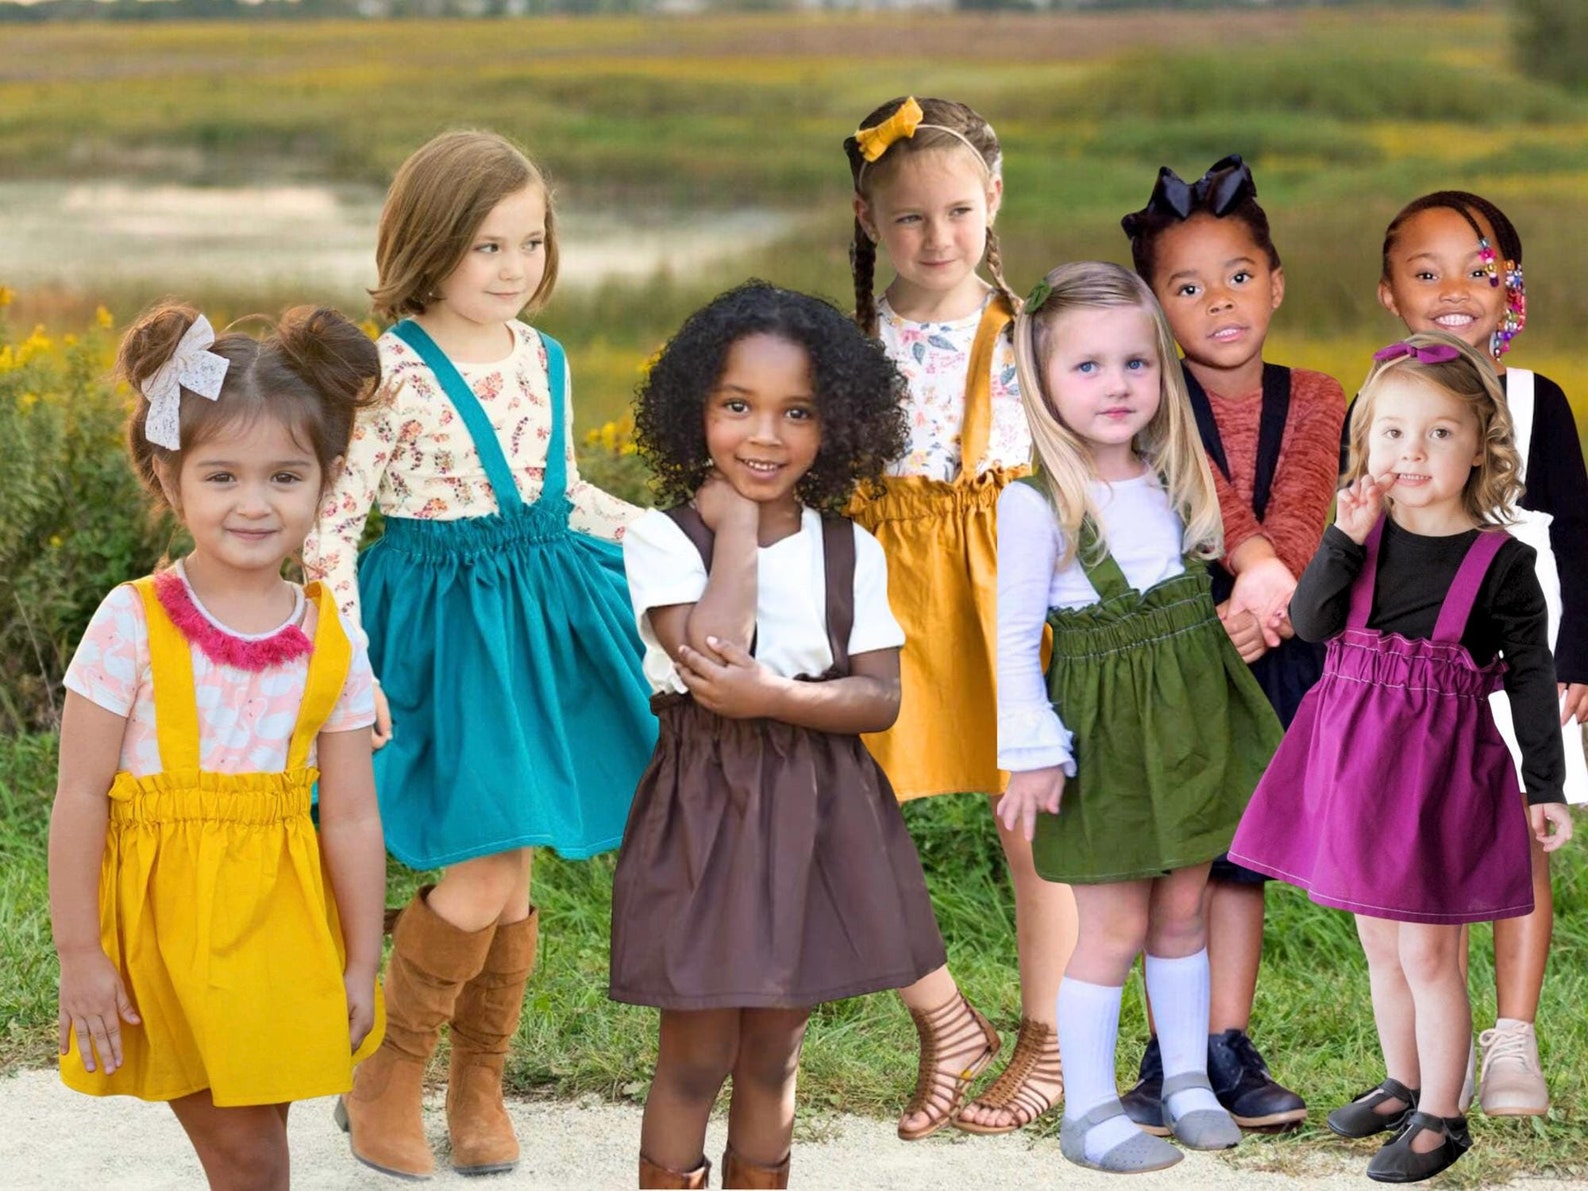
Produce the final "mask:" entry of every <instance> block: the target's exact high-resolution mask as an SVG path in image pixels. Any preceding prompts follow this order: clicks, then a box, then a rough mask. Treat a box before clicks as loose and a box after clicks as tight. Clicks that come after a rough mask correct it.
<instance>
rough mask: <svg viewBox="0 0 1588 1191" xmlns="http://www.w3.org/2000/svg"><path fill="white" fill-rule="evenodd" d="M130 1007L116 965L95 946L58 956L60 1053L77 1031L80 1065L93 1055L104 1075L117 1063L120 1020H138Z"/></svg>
mask: <svg viewBox="0 0 1588 1191" xmlns="http://www.w3.org/2000/svg"><path fill="white" fill-rule="evenodd" d="M142 1020H143V1019H142V1018H140V1017H139V1016H138V1011H137V1010H136V1009H134V1008H133V1005H132V998H131V997H129V996H128V995H127V986H126V985H125V984H123V983H122V981H121V973H120V972H118V971H117V970H116V965H115V964H113V963H111V962H110V957H109V956H107V955H106V954H105V953H104V952H103V951H102V950H100V949H99V948H98V947H95V948H93V949H92V950H91V951H87V952H84V953H82V954H77V955H72V954H63V955H62V956H61V1008H60V1025H61V1039H60V1041H61V1053H62V1054H65V1053H66V1052H67V1051H68V1050H69V1049H70V1048H71V1039H72V1035H73V1034H76V1035H77V1051H78V1053H79V1054H80V1055H82V1057H83V1066H84V1068H86V1069H87V1070H89V1071H93V1070H94V1069H95V1068H94V1056H95V1054H96V1053H97V1054H98V1056H99V1066H100V1068H101V1069H103V1071H104V1073H105V1074H106V1075H111V1074H113V1073H114V1072H115V1071H116V1069H117V1068H118V1067H120V1066H121V1023H122V1022H127V1023H128V1024H129V1025H138V1024H140V1023H141V1022H142Z"/></svg>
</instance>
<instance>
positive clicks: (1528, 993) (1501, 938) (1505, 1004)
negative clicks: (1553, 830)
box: [1494, 836, 1555, 1022]
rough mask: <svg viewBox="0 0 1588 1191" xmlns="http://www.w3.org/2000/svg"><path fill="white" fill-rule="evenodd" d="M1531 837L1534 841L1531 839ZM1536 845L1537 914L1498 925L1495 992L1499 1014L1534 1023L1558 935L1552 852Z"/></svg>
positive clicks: (1501, 922) (1495, 945) (1534, 898)
mask: <svg viewBox="0 0 1588 1191" xmlns="http://www.w3.org/2000/svg"><path fill="white" fill-rule="evenodd" d="M1529 838H1532V837H1531V836H1530V837H1529ZM1532 846H1533V912H1532V913H1531V914H1528V915H1527V916H1526V917H1523V918H1502V919H1500V920H1499V921H1498V922H1496V923H1495V924H1494V989H1495V993H1496V994H1497V999H1498V1005H1497V1006H1496V1008H1497V1010H1498V1015H1499V1016H1500V1017H1509V1018H1512V1019H1514V1020H1516V1021H1525V1022H1532V1021H1534V1020H1535V1019H1536V1018H1537V1017H1538V1000H1539V997H1540V996H1542V995H1543V992H1544V969H1545V967H1546V966H1547V965H1548V963H1549V945H1550V940H1551V938H1552V937H1553V935H1554V932H1555V895H1554V893H1553V891H1552V890H1551V889H1550V884H1549V853H1547V852H1545V851H1544V848H1543V846H1542V845H1541V844H1540V843H1539V842H1538V840H1537V839H1533V840H1532Z"/></svg>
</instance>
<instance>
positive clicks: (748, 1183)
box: [722, 1145, 792, 1191]
mask: <svg viewBox="0 0 1588 1191" xmlns="http://www.w3.org/2000/svg"><path fill="white" fill-rule="evenodd" d="M789 1156H792V1155H789ZM788 1163H789V1157H788V1156H786V1157H784V1159H783V1161H781V1162H779V1163H778V1164H777V1165H776V1166H757V1165H756V1164H755V1163H754V1162H746V1161H745V1160H744V1159H743V1158H741V1157H739V1155H738V1154H735V1153H734V1152H733V1146H732V1145H730V1146H729V1147H728V1148H727V1149H725V1150H724V1151H723V1152H722V1185H723V1186H724V1187H725V1188H727V1187H738V1188H745V1189H747V1191H766V1189H767V1188H782V1187H787V1186H788Z"/></svg>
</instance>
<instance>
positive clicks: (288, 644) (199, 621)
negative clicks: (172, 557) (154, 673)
mask: <svg viewBox="0 0 1588 1191" xmlns="http://www.w3.org/2000/svg"><path fill="white" fill-rule="evenodd" d="M154 594H155V595H156V596H157V597H158V598H159V600H160V606H161V607H162V608H164V609H165V614H166V615H167V616H169V617H170V618H171V622H172V623H173V624H175V625H176V627H177V628H178V629H179V630H180V631H181V633H182V635H183V636H184V637H186V638H187V639H188V643H189V644H191V645H196V646H198V648H199V651H200V652H202V653H203V654H204V656H205V657H207V658H209V660H210V661H212V662H217V663H219V664H220V665H222V666H231V667H232V668H234V669H237V670H251V671H259V670H269V669H271V668H272V667H274V666H280V665H282V664H284V663H286V662H291V661H296V660H297V659H298V658H301V657H307V656H308V655H309V654H311V653H313V652H314V642H313V641H311V640H310V639H309V635H308V634H307V633H305V632H304V631H303V630H302V629H300V628H299V627H298V626H297V625H295V624H289V625H285V626H283V627H282V628H280V629H278V630H276V631H275V632H274V633H271V634H270V636H268V637H261V638H258V639H257V640H253V641H250V640H246V639H244V638H242V637H234V636H232V634H230V633H228V632H227V631H226V630H225V629H221V628H217V627H216V626H215V624H214V623H213V622H212V621H211V620H210V618H209V617H207V616H205V615H204V612H203V610H202V609H200V608H199V606H198V604H196V603H195V602H194V600H193V594H192V593H191V592H190V591H188V586H187V583H186V581H184V580H183V578H182V576H181V575H179V574H178V573H177V572H176V570H175V569H172V570H169V571H162V572H160V574H158V575H156V576H155V577H154Z"/></svg>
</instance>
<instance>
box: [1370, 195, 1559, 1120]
mask: <svg viewBox="0 0 1588 1191" xmlns="http://www.w3.org/2000/svg"><path fill="white" fill-rule="evenodd" d="M1378 299H1379V302H1380V303H1381V304H1382V305H1383V307H1384V309H1386V310H1388V311H1389V312H1390V313H1391V314H1393V315H1395V316H1396V317H1397V318H1399V319H1400V320H1401V321H1402V322H1403V323H1405V324H1406V328H1407V330H1409V331H1413V332H1425V331H1445V332H1448V333H1449V334H1452V335H1455V336H1456V337H1457V338H1459V339H1462V340H1465V341H1466V342H1467V343H1469V344H1471V345H1472V347H1474V348H1476V349H1477V350H1478V351H1479V352H1482V353H1484V354H1485V355H1486V356H1487V357H1488V359H1489V360H1491V361H1492V362H1493V364H1494V368H1495V371H1496V372H1498V373H1499V374H1500V386H1501V388H1502V390H1503V391H1504V393H1505V401H1506V406H1507V407H1508V409H1509V411H1510V415H1511V421H1512V423H1513V424H1514V426H1515V428H1516V448H1517V450H1518V452H1520V454H1521V457H1522V475H1521V479H1522V481H1523V484H1524V486H1525V490H1524V492H1523V495H1522V497H1521V499H1520V500H1519V501H1518V502H1516V504H1515V505H1514V506H1513V507H1512V508H1511V509H1510V510H1509V512H1510V515H1511V516H1512V517H1513V518H1514V519H1515V522H1514V524H1513V525H1512V526H1511V527H1510V530H1511V533H1512V535H1513V536H1515V537H1518V538H1521V539H1522V541H1524V542H1526V543H1527V544H1528V545H1529V546H1531V547H1532V548H1533V549H1534V550H1535V551H1536V552H1537V556H1538V566H1537V570H1538V579H1539V584H1540V586H1541V587H1542V588H1543V589H1544V598H1545V602H1546V604H1547V605H1548V609H1549V639H1550V646H1551V648H1552V649H1553V651H1554V655H1555V671H1556V679H1557V681H1558V683H1559V698H1560V708H1559V718H1560V724H1561V728H1562V731H1563V733H1564V734H1565V753H1566V799H1567V801H1568V802H1576V803H1582V802H1588V765H1585V764H1584V758H1583V735H1582V726H1581V725H1582V723H1583V721H1584V720H1585V719H1588V471H1585V470H1584V466H1583V455H1582V446H1581V443H1580V440H1579V438H1578V434H1577V426H1576V423H1575V422H1574V421H1573V419H1572V412H1571V406H1570V405H1569V404H1568V403H1567V401H1566V395H1565V393H1563V392H1562V391H1561V388H1560V386H1559V385H1557V384H1556V383H1555V382H1554V381H1552V380H1550V379H1549V378H1547V377H1544V376H1540V375H1538V374H1536V373H1534V372H1531V371H1529V370H1528V369H1525V368H1507V367H1506V365H1505V355H1506V353H1507V352H1508V351H1509V350H1510V348H1511V346H1512V341H1513V340H1514V339H1515V338H1516V336H1517V335H1518V334H1519V333H1520V332H1521V330H1522V328H1523V326H1524V325H1525V324H1526V321H1527V289H1526V284H1525V282H1524V280H1523V277H1522V240H1521V237H1520V236H1519V235H1518V234H1517V231H1516V227H1515V225H1514V224H1512V222H1511V221H1510V220H1509V219H1508V218H1506V215H1505V212H1503V211H1501V210H1500V208H1499V207H1497V206H1495V205H1494V204H1493V203H1492V202H1490V201H1489V200H1487V199H1485V198H1482V197H1481V196H1479V195H1476V194H1472V193H1469V192H1467V191H1464V190H1441V191H1436V192H1434V193H1433V194H1426V195H1423V196H1422V197H1421V198H1418V199H1415V200H1413V201H1412V202H1410V203H1408V204H1407V205H1406V206H1405V208H1403V209H1402V210H1401V212H1400V213H1399V214H1398V215H1396V216H1395V218H1394V219H1393V220H1392V221H1391V222H1390V225H1389V228H1388V230H1387V231H1386V232H1385V235H1384V266H1383V274H1382V276H1381V278H1380V280H1379V284H1378ZM1347 425H1348V426H1349V419H1348V420H1347ZM1493 703H1494V712H1495V719H1496V721H1497V722H1498V723H1499V725H1500V730H1501V733H1502V734H1503V735H1504V736H1505V739H1506V742H1507V743H1508V744H1509V745H1510V748H1511V754H1512V756H1513V757H1514V758H1517V759H1518V764H1519V765H1520V757H1521V750H1520V748H1519V746H1518V744H1517V741H1518V739H1519V738H1521V737H1525V736H1526V735H1527V728H1526V726H1523V725H1516V724H1514V723H1513V716H1512V710H1513V709H1512V707H1511V705H1510V703H1509V701H1508V699H1507V698H1506V696H1505V695H1504V694H1503V693H1497V694H1496V695H1495V696H1494V697H1493ZM1519 729H1520V730H1519ZM1518 772H1520V769H1519V770H1518ZM1533 903H1534V910H1533V912H1532V913H1531V914H1528V915H1526V916H1524V917H1518V918H1508V919H1505V920H1503V921H1500V922H1496V923H1495V924H1494V961H1495V962H1494V967H1495V983H1496V986H1497V992H1498V1010H1499V1015H1498V1020H1497V1021H1496V1022H1495V1025H1494V1027H1493V1028H1492V1029H1489V1030H1485V1031H1484V1032H1483V1033H1482V1035H1481V1036H1480V1039H1479V1041H1480V1042H1481V1044H1482V1046H1483V1052H1484V1053H1483V1071H1482V1077H1481V1079H1480V1080H1479V1084H1480V1086H1481V1096H1480V1106H1481V1107H1482V1109H1483V1111H1484V1112H1485V1113H1487V1114H1489V1115H1492V1116H1542V1115H1544V1114H1545V1113H1547V1112H1548V1111H1549V1088H1548V1086H1547V1085H1546V1084H1545V1082H1544V1073H1543V1069H1542V1067H1541V1066H1540V1063H1539V1058H1538V1036H1537V1034H1536V1033H1535V1031H1534V1019H1535V1018H1536V1016H1537V1013H1538V1003H1539V997H1540V995H1541V993H1542V991H1543V987H1544V969H1545V966H1546V964H1547V962H1548V960H1549V945H1550V937H1551V934H1552V933H1553V930H1554V921H1555V915H1554V903H1553V900H1552V898H1551V894H1550V882H1549V857H1548V855H1547V854H1546V853H1545V852H1544V850H1543V847H1542V846H1541V845H1539V844H1536V843H1535V845H1534V847H1533ZM1472 1094H1473V1089H1472V1087H1471V1083H1470V1078H1469V1084H1468V1087H1467V1088H1466V1090H1465V1091H1464V1094H1463V1099H1462V1107H1463V1109H1464V1108H1465V1107H1466V1103H1467V1101H1468V1100H1470V1099H1471V1097H1472Z"/></svg>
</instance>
